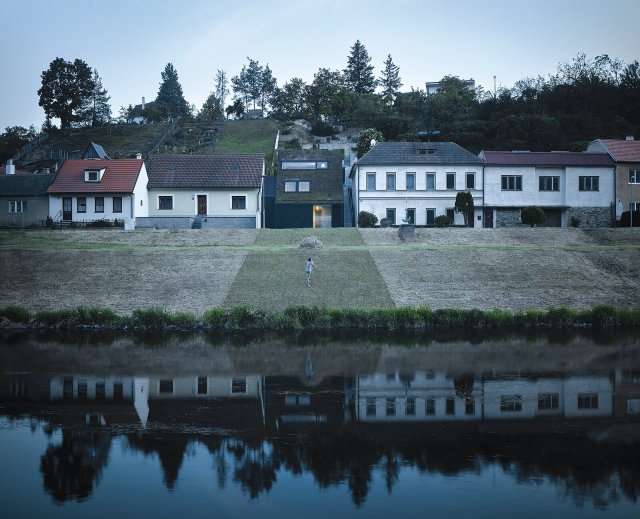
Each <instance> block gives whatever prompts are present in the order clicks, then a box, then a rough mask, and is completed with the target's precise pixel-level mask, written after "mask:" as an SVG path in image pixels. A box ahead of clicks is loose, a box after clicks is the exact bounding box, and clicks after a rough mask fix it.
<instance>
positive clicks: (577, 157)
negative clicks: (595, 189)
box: [480, 151, 615, 167]
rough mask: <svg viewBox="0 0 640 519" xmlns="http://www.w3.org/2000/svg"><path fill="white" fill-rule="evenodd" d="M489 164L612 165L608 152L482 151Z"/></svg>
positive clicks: (481, 154)
mask: <svg viewBox="0 0 640 519" xmlns="http://www.w3.org/2000/svg"><path fill="white" fill-rule="evenodd" d="M480 156H481V157H484V161H485V164H487V165H488V166H562V167H564V166H601V167H602V166H611V167H613V166H614V165H615V164H614V162H613V161H612V160H611V157H609V155H607V154H606V153H586V152H571V151H482V152H480Z"/></svg>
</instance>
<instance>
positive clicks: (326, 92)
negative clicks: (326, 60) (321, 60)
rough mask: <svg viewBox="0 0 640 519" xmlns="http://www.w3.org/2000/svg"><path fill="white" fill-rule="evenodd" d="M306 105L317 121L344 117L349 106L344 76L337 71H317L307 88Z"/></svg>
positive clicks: (349, 98) (324, 69)
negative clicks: (323, 118) (324, 118)
mask: <svg viewBox="0 0 640 519" xmlns="http://www.w3.org/2000/svg"><path fill="white" fill-rule="evenodd" d="M307 103H308V105H309V108H310V111H311V112H312V113H313V115H314V116H315V117H316V118H318V119H319V118H321V117H338V118H339V117H342V116H344V114H345V113H346V112H347V111H348V109H349V107H350V106H351V97H350V95H349V90H348V89H347V87H346V84H345V81H344V76H343V75H342V74H341V73H340V72H339V71H337V70H329V69H326V68H321V69H319V70H318V72H316V74H315V75H314V76H313V82H312V83H311V85H309V87H308V88H307Z"/></svg>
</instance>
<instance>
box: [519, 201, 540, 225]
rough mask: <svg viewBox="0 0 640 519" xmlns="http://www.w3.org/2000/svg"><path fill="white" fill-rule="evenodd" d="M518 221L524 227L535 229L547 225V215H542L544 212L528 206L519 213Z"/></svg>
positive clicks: (538, 208)
mask: <svg viewBox="0 0 640 519" xmlns="http://www.w3.org/2000/svg"><path fill="white" fill-rule="evenodd" d="M520 220H521V221H522V223H523V224H525V225H530V226H531V227H535V226H536V225H542V224H545V223H547V215H546V214H544V211H543V210H542V209H541V208H540V207H538V206H536V205H530V206H528V207H524V208H523V209H522V210H521V211H520Z"/></svg>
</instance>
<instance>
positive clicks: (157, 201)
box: [156, 194, 175, 211]
mask: <svg viewBox="0 0 640 519" xmlns="http://www.w3.org/2000/svg"><path fill="white" fill-rule="evenodd" d="M161 198H170V199H171V207H169V208H165V207H160V199H161ZM174 202H175V200H174V196H173V195H170V194H161V195H160V194H159V195H158V196H157V198H156V209H157V210H158V211H173V209H174V208H175V203H174Z"/></svg>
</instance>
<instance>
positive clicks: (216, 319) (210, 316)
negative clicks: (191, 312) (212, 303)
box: [202, 308, 227, 328]
mask: <svg viewBox="0 0 640 519" xmlns="http://www.w3.org/2000/svg"><path fill="white" fill-rule="evenodd" d="M226 317H227V314H226V312H225V311H224V309H223V308H212V309H211V310H207V311H206V312H205V313H204V315H203V316H202V321H203V322H204V324H205V325H207V326H211V327H213V328H224V325H225V321H226Z"/></svg>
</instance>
